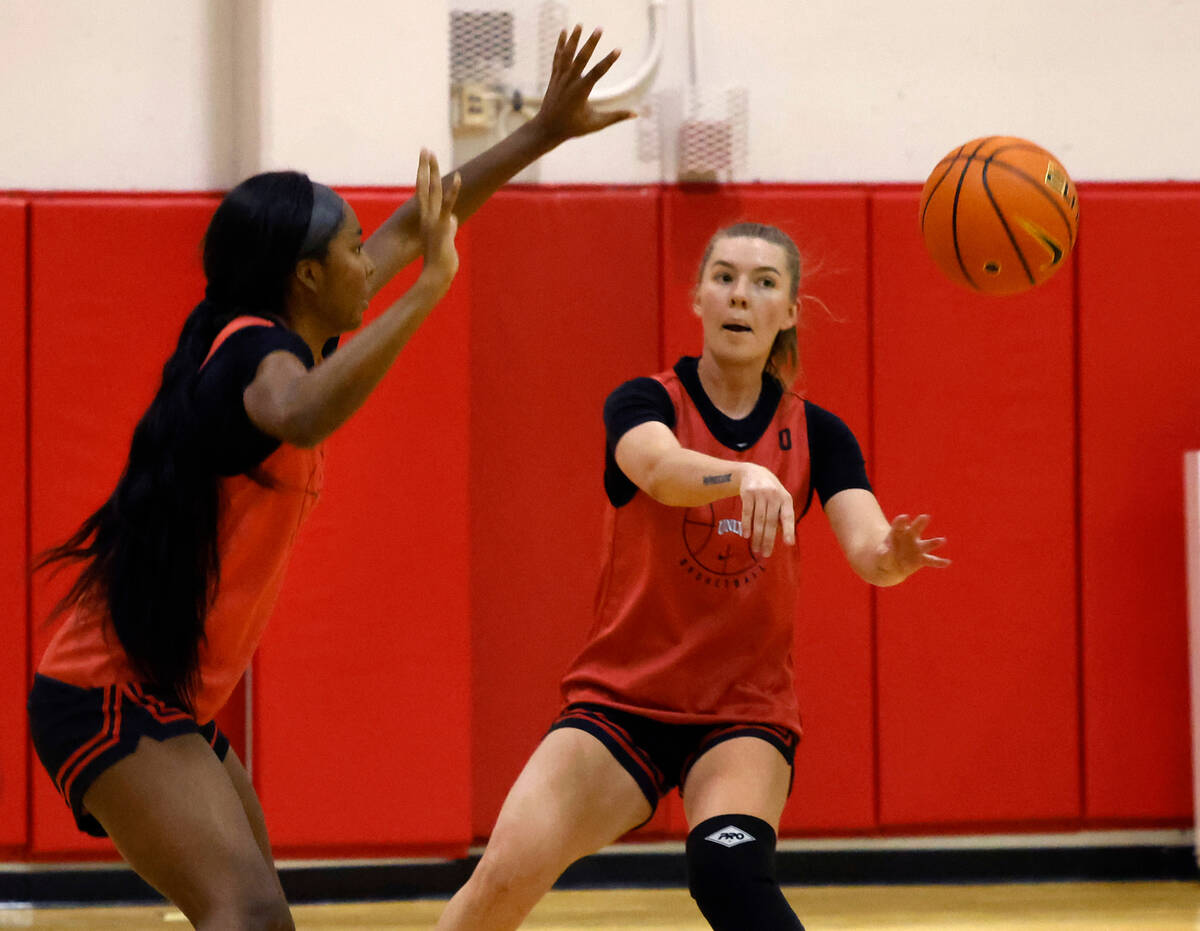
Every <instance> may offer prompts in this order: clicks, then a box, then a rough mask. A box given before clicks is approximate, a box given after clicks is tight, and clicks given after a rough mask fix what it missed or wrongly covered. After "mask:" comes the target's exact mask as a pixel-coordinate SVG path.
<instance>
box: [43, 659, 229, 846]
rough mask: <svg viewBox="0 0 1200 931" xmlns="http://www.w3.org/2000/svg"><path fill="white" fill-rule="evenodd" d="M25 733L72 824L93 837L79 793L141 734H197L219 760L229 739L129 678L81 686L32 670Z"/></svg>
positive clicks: (96, 828)
mask: <svg viewBox="0 0 1200 931" xmlns="http://www.w3.org/2000/svg"><path fill="white" fill-rule="evenodd" d="M29 733H30V736H31V737H32V738H33V746H34V749H35V750H37V755H38V758H39V759H40V760H41V761H42V765H43V766H44V767H46V772H48V773H49V774H50V778H51V779H53V780H54V787H55V788H56V789H58V791H59V793H60V794H61V795H62V797H63V799H64V800H65V801H66V803H67V805H69V806H70V808H71V813H72V814H73V815H74V816H75V824H76V825H77V826H78V827H79V830H81V831H83V832H84V833H86V834H91V835H92V836H93V837H105V836H106V834H105V831H104V828H102V827H101V826H100V822H99V821H97V820H96V819H95V818H93V817H92V816H91V815H89V814H88V813H87V810H86V809H85V808H84V807H83V795H84V793H85V792H87V790H88V788H89V787H90V786H91V784H92V783H93V782H94V781H95V780H96V777H97V776H99V775H100V774H101V773H102V772H104V771H105V770H106V769H108V767H110V766H112V765H113V764H114V763H116V762H117V761H118V760H121V759H124V758H125V757H127V756H129V755H130V754H131V753H133V751H134V750H136V749H137V745H138V741H139V740H141V739H142V737H152V738H153V739H154V740H166V739H167V738H168V737H178V736H180V735H181V734H199V735H200V736H201V737H203V738H204V739H205V740H207V741H208V743H209V745H210V746H211V747H212V748H213V752H214V753H216V755H217V759H219V760H221V761H222V762H224V760H225V755H226V754H227V753H228V752H229V741H228V740H227V739H226V738H225V735H224V734H222V733H221V732H220V731H219V730H218V729H217V725H216V722H214V721H209V722H208V723H207V724H205V725H203V726H202V725H200V724H197V723H196V719H195V718H193V717H192V716H191V715H190V714H188V713H187V712H186V711H184V710H183V709H182V708H178V707H176V706H174V705H171V704H169V703H168V702H165V701H163V700H162V699H160V698H156V697H155V696H154V695H151V694H149V693H148V692H146V691H145V690H144V689H143V688H142V687H141V686H139V685H138V684H137V683H133V682H127V683H122V684H119V685H107V686H104V687H103V688H94V689H86V688H80V687H79V686H76V685H69V684H67V683H66V682H60V681H59V680H58V679H51V678H49V677H48V676H42V675H39V676H35V677H34V680H33V688H32V689H31V690H30V692H29Z"/></svg>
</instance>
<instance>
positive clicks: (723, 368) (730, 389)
mask: <svg viewBox="0 0 1200 931" xmlns="http://www.w3.org/2000/svg"><path fill="white" fill-rule="evenodd" d="M762 373H763V367H762V364H761V363H760V362H757V361H753V360H752V361H750V362H748V363H741V362H736V363H730V362H717V361H716V360H715V359H713V357H712V356H710V355H709V354H708V353H707V352H705V353H704V354H703V355H701V356H700V362H699V364H698V365H697V366H696V374H697V375H699V376H700V386H701V387H702V388H703V389H704V393H705V394H707V395H708V399H709V400H710V401H712V402H713V406H715V407H716V409H717V410H719V411H720V412H721V413H722V414H724V415H725V416H726V417H731V418H733V419H734V420H741V419H742V418H743V417H748V416H749V415H750V412H751V411H752V410H754V405H755V404H757V403H758V396H759V395H760V394H762Z"/></svg>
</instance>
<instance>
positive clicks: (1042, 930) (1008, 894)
mask: <svg viewBox="0 0 1200 931" xmlns="http://www.w3.org/2000/svg"><path fill="white" fill-rule="evenodd" d="M786 892H787V896H788V899H789V901H791V903H792V905H793V906H794V907H795V909H796V912H797V914H799V916H800V918H801V920H802V921H803V922H804V926H805V928H806V929H807V931H866V929H872V931H874V929H904V931H950V929H955V931H980V929H986V931H1001V929H1003V931H1050V929H1055V931H1084V929H1086V931H1168V929H1170V931H1200V885H1198V884H1196V883H1192V882H1128V883H1090V882H1077V883H1008V884H998V885H938V886H791V887H788V888H787V889H786ZM444 904H445V903H444V901H439V900H418V901H408V902H368V903H345V904H336V905H297V906H294V907H293V913H294V915H295V917H296V927H297V928H298V929H300V931H304V929H310V931H334V929H385V928H386V929H392V931H415V929H418V928H423V929H428V928H432V927H433V924H434V922H435V921H436V920H437V916H438V914H439V913H440V912H441V909H442V907H443V905H444ZM185 927H187V922H186V921H185V920H184V918H183V916H182V915H181V914H180V913H179V912H178V911H176V910H175V909H172V908H166V907H162V906H158V907H153V906H147V907H138V908H120V907H109V906H103V907H92V908H65V909H64V908H54V909H29V908H21V907H12V906H4V905H0V928H62V929H83V928H86V929H89V931H91V929H95V931H101V929H110V928H120V929H123V931H142V929H159V931H162V929H170V928H185ZM522 927H523V928H527V929H531V931H533V929H539V931H575V929H608V931H618V929H628V931H667V929H671V931H706V929H707V927H708V926H707V925H706V924H705V923H704V921H703V919H701V917H700V914H699V912H697V911H696V909H695V906H694V905H693V904H692V902H691V900H690V899H689V898H688V894H687V890H685V889H602V890H587V891H563V892H551V893H550V894H549V895H548V896H547V897H546V898H545V899H544V900H543V901H542V902H541V904H540V905H539V906H538V907H537V908H536V909H535V910H534V912H533V914H532V915H531V916H530V917H529V919H528V920H527V921H526V922H525V924H524V925H522Z"/></svg>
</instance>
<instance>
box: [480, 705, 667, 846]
mask: <svg viewBox="0 0 1200 931" xmlns="http://www.w3.org/2000/svg"><path fill="white" fill-rule="evenodd" d="M650 813H651V807H650V803H649V801H647V799H646V796H645V795H644V794H643V793H642V790H641V788H639V786H638V784H637V782H636V781H635V780H634V778H633V776H631V775H630V774H629V773H628V772H626V770H625V768H624V767H623V766H621V764H620V763H618V762H617V761H616V759H615V758H614V757H613V756H612V754H611V753H609V751H608V750H607V749H606V748H605V746H604V745H603V744H602V743H601V742H600V741H599V740H597V739H596V738H595V737H593V736H592V735H591V734H588V733H586V732H585V731H582V730H578V729H576V728H569V727H564V728H558V729H556V730H553V731H551V732H550V733H549V734H547V735H546V737H545V738H544V739H543V740H542V742H541V744H539V745H538V748H537V749H536V750H535V751H534V752H533V755H532V756H531V757H530V758H529V761H528V762H527V763H526V764H525V768H524V769H523V770H522V771H521V774H520V776H518V777H517V781H516V782H515V783H514V784H513V787H512V789H511V790H509V793H508V797H507V798H506V799H505V800H504V805H503V806H502V807H501V809H500V816H499V817H498V818H497V820H496V826H495V828H494V829H493V831H492V836H491V840H490V841H489V842H488V850H489V851H490V853H491V856H493V857H496V856H502V857H504V858H506V859H509V858H515V859H521V860H524V861H525V862H538V863H544V864H545V865H546V866H547V867H558V868H565V867H566V866H567V865H568V864H570V863H572V862H574V861H575V860H577V859H579V858H580V857H582V856H585V855H587V854H589V853H593V852H594V851H596V850H599V849H600V848H601V847H603V846H605V845H606V844H609V843H611V842H612V841H614V840H616V839H617V838H618V837H620V836H621V835H622V834H624V833H626V832H627V831H629V830H632V829H633V828H635V827H637V826H638V825H639V824H641V823H642V822H643V821H645V820H646V819H647V818H648V817H649V816H650ZM487 855H488V854H485V856H487Z"/></svg>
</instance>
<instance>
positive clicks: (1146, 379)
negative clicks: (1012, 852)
mask: <svg viewBox="0 0 1200 931" xmlns="http://www.w3.org/2000/svg"><path fill="white" fill-rule="evenodd" d="M1080 197H1081V202H1082V204H1083V212H1082V220H1081V222H1082V225H1081V228H1080V238H1079V250H1080V254H1079V257H1078V258H1079V267H1080V283H1079V334H1080V359H1081V371H1080V395H1081V404H1080V411H1081V417H1080V463H1081V471H1080V487H1081V510H1080V519H1081V521H1082V532H1081V540H1082V561H1083V592H1082V594H1083V644H1084V649H1083V661H1084V665H1083V683H1084V698H1085V705H1084V735H1085V739H1086V755H1085V763H1086V768H1085V772H1086V776H1087V782H1086V796H1085V797H1086V808H1085V810H1086V813H1087V815H1088V817H1089V818H1094V819H1114V818H1116V819H1130V818H1136V819H1147V818H1150V819H1157V818H1169V819H1177V818H1185V817H1188V816H1190V814H1191V807H1192V806H1191V785H1192V784H1191V780H1190V766H1189V743H1188V739H1187V736H1188V731H1189V724H1188V662H1187V579H1186V561H1185V552H1184V539H1185V538H1184V522H1183V481H1182V468H1183V466H1182V461H1183V452H1184V451H1185V450H1188V449H1196V448H1200V314H1198V313H1197V310H1196V294H1197V292H1200V271H1198V270H1197V265H1196V256H1195V252H1196V243H1197V242H1200V190H1197V189H1196V188H1195V187H1194V186H1193V187H1190V188H1182V187H1180V188H1176V189H1166V190H1161V191H1139V190H1121V189H1101V190H1097V191H1089V190H1086V189H1085V190H1084V191H1083V192H1082V193H1081V195H1080Z"/></svg>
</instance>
